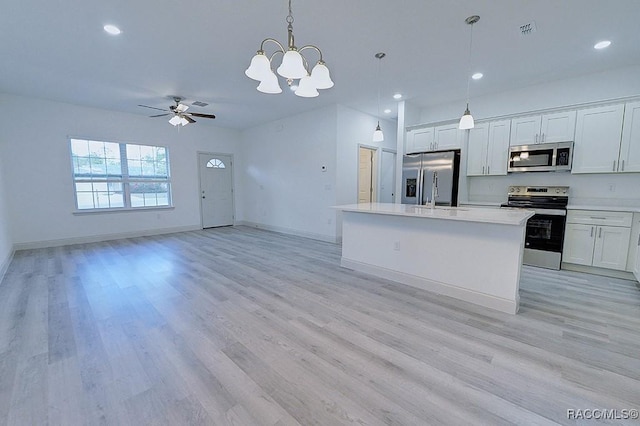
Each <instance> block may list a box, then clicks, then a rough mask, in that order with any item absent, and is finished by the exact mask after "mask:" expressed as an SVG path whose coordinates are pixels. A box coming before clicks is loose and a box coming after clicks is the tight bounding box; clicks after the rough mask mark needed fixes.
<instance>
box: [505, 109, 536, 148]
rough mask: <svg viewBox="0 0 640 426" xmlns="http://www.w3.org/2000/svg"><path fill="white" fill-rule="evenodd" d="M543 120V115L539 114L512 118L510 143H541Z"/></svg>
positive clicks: (512, 144)
mask: <svg viewBox="0 0 640 426" xmlns="http://www.w3.org/2000/svg"><path fill="white" fill-rule="evenodd" d="M541 120H542V117H541V116H539V115H533V116H530V117H519V118H514V119H512V120H511V138H510V140H509V145H511V146H515V145H533V144H536V143H540V122H541Z"/></svg>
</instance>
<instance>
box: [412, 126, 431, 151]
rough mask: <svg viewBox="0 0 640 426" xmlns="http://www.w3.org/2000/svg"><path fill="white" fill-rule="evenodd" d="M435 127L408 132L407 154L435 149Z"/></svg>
mask: <svg viewBox="0 0 640 426" xmlns="http://www.w3.org/2000/svg"><path fill="white" fill-rule="evenodd" d="M433 135H434V128H433V127H425V128H421V129H413V130H409V131H407V146H406V147H405V153H406V154H411V153H413V152H425V151H429V150H431V149H432V148H433Z"/></svg>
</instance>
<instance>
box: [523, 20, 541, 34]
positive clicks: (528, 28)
mask: <svg viewBox="0 0 640 426" xmlns="http://www.w3.org/2000/svg"><path fill="white" fill-rule="evenodd" d="M536 30H537V28H536V21H531V22H527V23H526V24H522V25H520V35H523V36H526V35H531V34H532V33H535V32H536Z"/></svg>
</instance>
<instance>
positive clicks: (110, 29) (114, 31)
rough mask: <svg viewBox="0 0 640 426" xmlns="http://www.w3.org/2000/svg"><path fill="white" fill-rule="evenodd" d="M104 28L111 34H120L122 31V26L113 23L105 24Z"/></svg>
mask: <svg viewBox="0 0 640 426" xmlns="http://www.w3.org/2000/svg"><path fill="white" fill-rule="evenodd" d="M104 30H105V31H106V32H108V33H109V34H111V35H118V34H120V33H121V32H122V31H120V28H118V27H116V26H115V25H111V24H107V25H105V26H104Z"/></svg>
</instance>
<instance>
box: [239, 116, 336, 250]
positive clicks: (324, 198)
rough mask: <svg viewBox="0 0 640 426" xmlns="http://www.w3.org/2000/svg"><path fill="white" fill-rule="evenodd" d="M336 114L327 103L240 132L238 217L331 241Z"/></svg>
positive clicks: (332, 231)
mask: <svg viewBox="0 0 640 426" xmlns="http://www.w3.org/2000/svg"><path fill="white" fill-rule="evenodd" d="M336 115H337V107H336V106H335V105H333V106H330V107H325V108H321V109H317V110H314V111H310V112H305V113H302V114H299V115H296V116H293V117H288V118H286V119H282V120H277V121H273V122H271V123H267V124H264V125H260V126H256V127H252V128H250V129H246V130H244V131H243V132H242V144H241V145H242V149H241V155H240V156H239V161H237V163H236V165H238V169H239V174H240V179H241V180H240V186H241V188H242V191H243V194H242V201H241V202H240V203H238V204H239V208H238V209H237V213H238V219H239V220H240V221H241V222H243V223H246V224H248V225H254V226H259V227H262V228H266V229H272V230H276V231H282V232H286V233H292V234H297V235H304V236H309V237H312V238H316V239H322V240H327V241H335V238H336V226H335V211H334V210H333V209H331V208H330V206H333V205H335V204H336ZM323 165H324V166H326V171H324V172H323V171H322V166H323Z"/></svg>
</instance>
